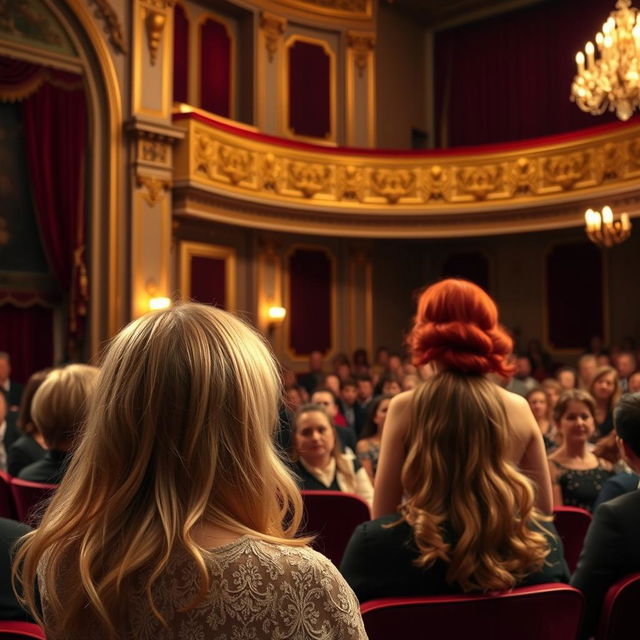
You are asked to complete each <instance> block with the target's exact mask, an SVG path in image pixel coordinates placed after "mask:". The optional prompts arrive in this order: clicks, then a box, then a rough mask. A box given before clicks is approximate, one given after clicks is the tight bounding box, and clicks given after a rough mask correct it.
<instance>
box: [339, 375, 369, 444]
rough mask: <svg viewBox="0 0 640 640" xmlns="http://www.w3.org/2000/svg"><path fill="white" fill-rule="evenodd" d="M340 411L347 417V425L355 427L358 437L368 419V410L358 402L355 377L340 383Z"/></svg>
mask: <svg viewBox="0 0 640 640" xmlns="http://www.w3.org/2000/svg"><path fill="white" fill-rule="evenodd" d="M339 404H340V412H341V413H342V415H343V416H344V417H345V420H346V421H347V425H348V426H349V427H350V428H351V429H353V431H354V433H355V434H356V438H359V437H360V432H361V431H362V427H363V426H364V423H365V419H366V411H365V410H364V409H362V407H361V406H360V405H359V404H358V384H357V382H356V381H355V379H354V378H346V379H345V380H343V381H342V384H341V385H340V402H339Z"/></svg>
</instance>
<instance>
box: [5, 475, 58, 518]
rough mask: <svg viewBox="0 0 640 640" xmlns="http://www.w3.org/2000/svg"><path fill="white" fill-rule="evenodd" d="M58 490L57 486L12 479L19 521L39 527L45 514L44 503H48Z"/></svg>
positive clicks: (12, 491)
mask: <svg viewBox="0 0 640 640" xmlns="http://www.w3.org/2000/svg"><path fill="white" fill-rule="evenodd" d="M57 488H58V485H56V484H40V483H39V482H28V481H27V480H21V479H20V478H12V479H11V493H12V494H13V500H14V502H15V505H16V512H17V515H18V520H21V521H22V522H25V523H26V524H29V525H31V526H37V524H38V523H39V522H40V519H41V517H42V513H43V510H42V507H43V504H42V503H44V502H45V501H47V500H48V499H49V498H50V497H51V496H52V495H53V492H54V491H55V490H56V489H57Z"/></svg>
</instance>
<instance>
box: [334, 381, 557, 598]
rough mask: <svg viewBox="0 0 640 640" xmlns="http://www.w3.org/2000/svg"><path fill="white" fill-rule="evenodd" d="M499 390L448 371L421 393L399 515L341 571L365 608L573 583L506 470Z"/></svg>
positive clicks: (375, 527) (527, 488)
mask: <svg viewBox="0 0 640 640" xmlns="http://www.w3.org/2000/svg"><path fill="white" fill-rule="evenodd" d="M510 437H511V429H510V426H509V422H508V418H507V414H506V411H505V408H504V404H503V402H502V400H501V397H500V393H499V392H498V390H497V387H496V386H495V385H494V384H493V383H492V382H490V381H489V380H487V379H485V378H484V377H483V376H481V375H470V374H468V373H461V372H459V371H451V370H448V371H442V372H439V373H437V374H435V375H434V376H432V377H430V378H429V379H427V381H426V382H425V383H424V384H423V385H422V386H420V387H418V389H417V390H416V391H415V393H414V396H413V401H412V404H411V421H410V427H409V430H408V432H407V440H406V447H407V457H406V461H405V463H404V466H403V469H402V486H403V491H404V499H403V501H402V503H401V505H400V509H399V514H390V515H387V516H383V517H381V518H378V519H376V520H373V521H371V522H368V523H365V524H363V525H360V526H359V527H358V528H357V529H356V531H355V533H354V535H353V537H352V539H351V541H350V542H349V545H348V547H347V550H346V552H345V555H344V558H343V561H342V566H341V571H342V573H343V575H344V576H345V577H346V579H347V582H349V584H350V585H351V586H352V587H353V589H354V591H355V592H356V595H357V596H358V598H359V600H360V601H361V602H363V601H366V600H370V599H373V598H382V597H396V596H418V595H433V594H440V593H451V592H460V591H464V592H469V591H481V592H491V591H503V590H507V589H511V588H512V587H514V586H517V585H523V584H526V585H530V584H537V583H543V582H567V581H568V578H569V574H568V572H567V568H566V565H565V563H564V560H563V558H562V546H561V544H560V542H559V540H558V538H557V535H556V533H555V530H554V528H553V525H552V524H551V523H550V522H548V521H549V520H550V518H548V517H547V516H544V515H542V514H541V513H540V512H539V511H538V510H537V508H536V507H535V506H534V501H535V489H534V487H533V485H532V483H531V481H530V480H529V479H528V478H527V477H526V476H524V475H523V474H521V473H520V472H519V471H518V470H517V469H516V468H515V467H514V466H513V464H511V463H510V462H509V461H508V457H507V453H508V440H509V438H510Z"/></svg>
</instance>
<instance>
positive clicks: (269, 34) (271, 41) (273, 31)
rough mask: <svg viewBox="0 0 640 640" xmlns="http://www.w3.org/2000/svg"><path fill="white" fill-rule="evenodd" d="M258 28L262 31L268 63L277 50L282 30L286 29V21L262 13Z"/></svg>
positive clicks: (270, 14) (271, 14)
mask: <svg viewBox="0 0 640 640" xmlns="http://www.w3.org/2000/svg"><path fill="white" fill-rule="evenodd" d="M260 28H261V29H262V31H264V41H265V47H266V49H267V57H268V59H269V62H273V57H274V56H275V54H276V51H277V50H278V42H279V41H280V39H281V38H282V36H283V34H284V30H285V29H286V28H287V19H286V18H281V17H280V16H276V15H274V14H273V13H268V12H267V11H263V12H262V13H261V14H260Z"/></svg>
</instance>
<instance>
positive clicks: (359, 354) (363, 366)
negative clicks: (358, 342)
mask: <svg viewBox="0 0 640 640" xmlns="http://www.w3.org/2000/svg"><path fill="white" fill-rule="evenodd" d="M351 362H352V365H353V366H352V371H353V373H354V375H356V376H364V375H369V373H370V372H369V356H368V355H367V351H366V349H356V350H355V351H354V352H353V358H351Z"/></svg>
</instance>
